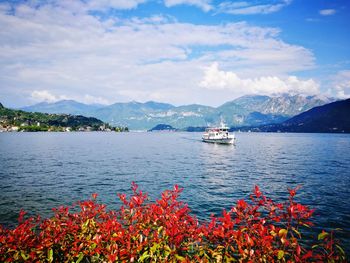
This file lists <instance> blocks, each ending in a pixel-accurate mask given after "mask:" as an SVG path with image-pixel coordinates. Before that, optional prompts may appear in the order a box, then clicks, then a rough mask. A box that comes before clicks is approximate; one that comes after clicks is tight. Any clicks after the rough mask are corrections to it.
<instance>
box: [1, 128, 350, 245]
mask: <svg viewBox="0 0 350 263" xmlns="http://www.w3.org/2000/svg"><path fill="white" fill-rule="evenodd" d="M200 137H201V134H199V133H97V132H95V133H2V134H0V165H1V169H0V224H4V225H7V226H13V225H14V224H15V223H16V218H17V215H18V212H19V210H20V209H21V208H23V209H25V210H26V211H29V212H30V213H31V214H41V215H42V216H50V215H51V208H52V207H57V206H59V205H62V204H65V205H70V204H72V203H73V202H74V201H77V200H82V199H87V198H89V197H90V195H91V194H92V193H95V192H96V193H99V200H101V201H102V202H105V203H107V204H108V207H110V208H117V207H119V202H118V199H117V196H116V193H130V184H131V182H132V181H135V182H137V183H138V184H139V186H140V188H141V189H142V190H145V191H147V192H148V193H149V194H150V196H151V198H152V199H154V198H157V197H159V196H160V193H161V191H163V190H165V189H169V188H172V187H173V185H175V184H178V185H179V186H181V187H183V188H184V192H183V194H182V196H181V199H182V200H183V201H185V202H187V203H188V204H189V206H190V208H191V209H192V211H193V213H195V214H196V215H197V216H198V217H199V218H200V219H203V218H208V216H209V215H210V214H211V213H216V214H218V213H220V211H221V210H222V209H223V208H230V207H231V205H232V204H234V203H235V202H236V201H237V200H238V199H241V198H247V197H248V196H249V194H250V193H251V191H252V189H253V187H254V185H259V186H260V188H261V190H262V191H263V192H265V193H266V194H267V195H268V196H270V197H272V198H274V199H276V200H283V198H285V197H286V196H287V192H288V191H287V188H288V187H295V186H297V185H301V186H302V189H301V190H300V192H299V194H298V196H297V198H298V200H300V201H302V202H303V203H305V204H308V205H310V206H312V207H314V208H316V215H317V222H316V223H317V226H318V227H319V228H320V229H321V228H324V229H329V228H336V227H339V228H342V229H344V232H343V234H342V237H343V238H344V240H345V242H346V244H347V245H348V244H349V237H348V235H349V233H350V232H349V225H350V209H349V208H350V205H349V200H350V135H344V134H281V133H238V134H236V137H237V143H236V146H232V145H231V146H228V145H215V144H207V143H203V142H201V141H200Z"/></svg>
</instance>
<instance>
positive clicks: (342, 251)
mask: <svg viewBox="0 0 350 263" xmlns="http://www.w3.org/2000/svg"><path fill="white" fill-rule="evenodd" d="M335 246H336V247H337V248H338V249H339V250H340V252H341V253H342V254H343V255H345V251H344V250H343V248H342V247H341V246H339V245H335Z"/></svg>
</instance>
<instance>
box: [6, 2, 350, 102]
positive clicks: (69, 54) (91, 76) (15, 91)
mask: <svg viewBox="0 0 350 263" xmlns="http://www.w3.org/2000/svg"><path fill="white" fill-rule="evenodd" d="M349 47H350V6H349V3H348V1H345V0H342V1H340V0H339V1H338V0H333V1H325V0H324V1H321V0H309V1H305V0H253V1H232V0H231V1H216V0H84V1H82V0H60V1H59V0H49V1H42V0H31V1H0V48H1V52H0V64H1V67H0V101H1V102H2V103H3V104H4V105H6V106H10V107H20V106H24V105H29V104H34V103H37V102H41V101H48V102H54V101H57V100H61V99H74V100H77V101H80V102H84V103H102V104H110V103H114V102H121V101H131V100H136V101H142V102H143V101H148V100H155V101H161V102H168V103H173V104H175V105H181V104H192V103H200V104H205V105H212V106H217V105H220V104H222V103H224V102H226V101H229V100H232V99H234V98H237V97H239V96H243V95H247V94H262V95H275V94H279V93H293V94H303V95H322V96H323V95H326V96H335V97H339V98H348V97H350V52H349Z"/></svg>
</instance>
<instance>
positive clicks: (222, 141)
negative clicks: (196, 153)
mask: <svg viewBox="0 0 350 263" xmlns="http://www.w3.org/2000/svg"><path fill="white" fill-rule="evenodd" d="M202 140H203V142H208V143H219V144H234V143H235V139H234V138H223V139H204V138H202Z"/></svg>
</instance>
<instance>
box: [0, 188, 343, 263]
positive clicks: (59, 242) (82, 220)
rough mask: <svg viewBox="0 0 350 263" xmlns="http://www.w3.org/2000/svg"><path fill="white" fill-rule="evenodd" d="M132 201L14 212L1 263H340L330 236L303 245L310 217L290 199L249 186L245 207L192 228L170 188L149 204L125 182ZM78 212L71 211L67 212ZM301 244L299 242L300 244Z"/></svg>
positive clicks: (1, 239) (0, 238) (3, 233)
mask: <svg viewBox="0 0 350 263" xmlns="http://www.w3.org/2000/svg"><path fill="white" fill-rule="evenodd" d="M132 190H133V195H132V196H131V197H130V198H129V199H128V198H127V197H126V195H124V194H120V195H119V198H120V200H121V201H122V203H123V205H122V206H121V208H120V209H119V210H118V211H107V210H106V206H105V205H103V204H99V203H97V202H96V198H97V194H93V195H92V200H87V201H82V202H79V203H77V204H76V205H75V206H73V207H71V208H70V207H59V208H57V209H54V216H53V217H52V218H50V219H46V220H41V219H40V218H39V217H37V218H33V217H31V218H28V219H26V220H24V215H25V213H24V212H23V211H21V213H20V216H19V225H18V226H17V227H16V228H15V229H13V230H10V229H5V228H3V227H1V226H0V261H1V262H25V261H28V262H77V263H78V262H135V261H138V262H169V261H170V262H231V261H239V262H315V261H316V262H317V261H318V262H324V261H329V262H345V261H346V258H345V253H344V251H343V249H342V248H341V247H340V246H339V244H338V241H337V240H335V239H334V236H333V233H326V232H322V233H320V234H319V235H318V240H317V242H318V243H317V244H315V245H313V246H311V245H308V244H309V242H305V240H303V236H302V235H303V234H302V231H303V229H304V228H306V227H311V226H312V224H311V222H310V218H311V216H312V213H313V211H312V210H310V209H309V208H308V207H307V206H304V205H301V204H299V203H296V202H295V201H294V196H295V195H296V191H297V189H289V198H288V201H287V202H285V203H275V202H274V201H272V200H271V199H268V198H267V197H266V196H264V195H263V193H262V192H261V191H260V189H259V187H257V186H256V187H255V189H254V193H253V194H252V195H251V197H250V199H251V200H250V202H247V201H244V200H239V201H238V202H237V204H236V205H235V206H234V207H232V209H231V210H230V211H226V210H224V211H223V213H222V216H221V217H215V216H212V217H211V220H210V221H209V222H205V223H203V224H199V222H198V220H197V219H196V218H195V217H194V216H191V215H190V209H189V208H188V207H187V205H186V204H184V203H182V202H180V201H178V197H179V195H180V193H181V191H182V189H179V188H178V186H175V187H174V189H173V190H167V191H164V192H163V193H162V196H161V198H160V199H159V200H156V201H155V202H153V203H152V202H149V200H148V196H147V194H144V193H142V191H139V190H138V187H137V185H136V184H134V183H133V184H132ZM72 208H73V210H74V211H76V210H77V208H79V209H78V212H71V211H72ZM306 243H307V244H306Z"/></svg>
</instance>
